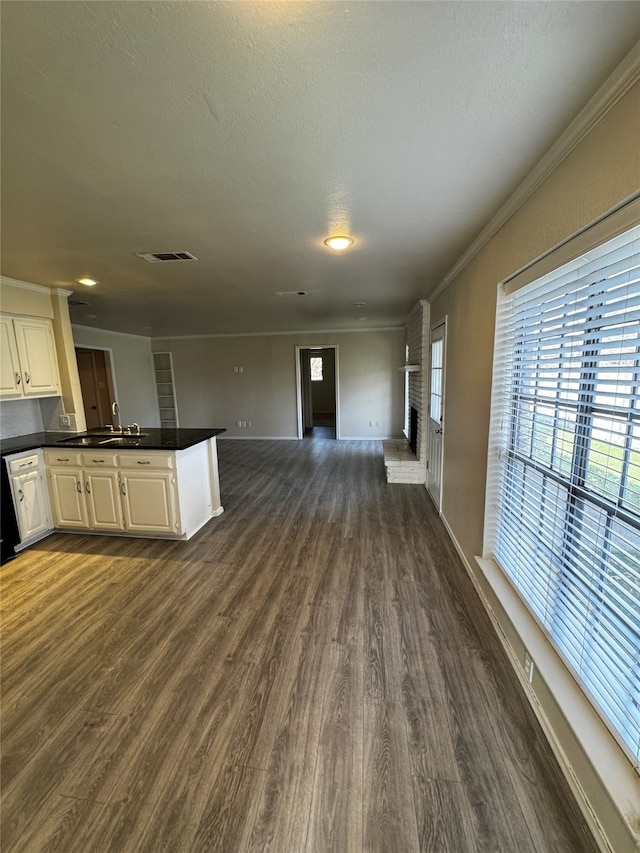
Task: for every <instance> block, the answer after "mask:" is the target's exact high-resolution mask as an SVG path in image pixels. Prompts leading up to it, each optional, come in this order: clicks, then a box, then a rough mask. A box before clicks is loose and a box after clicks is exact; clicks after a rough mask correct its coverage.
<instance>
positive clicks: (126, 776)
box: [0, 439, 596, 853]
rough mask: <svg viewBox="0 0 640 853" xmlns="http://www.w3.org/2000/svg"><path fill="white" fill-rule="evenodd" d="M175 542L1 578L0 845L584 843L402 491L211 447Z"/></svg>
mask: <svg viewBox="0 0 640 853" xmlns="http://www.w3.org/2000/svg"><path fill="white" fill-rule="evenodd" d="M219 456H220V482H221V487H222V493H223V503H224V506H225V512H224V514H223V515H222V516H220V517H219V518H217V519H213V520H212V521H211V522H209V523H208V524H207V525H206V526H205V527H204V528H203V529H202V530H200V531H199V532H198V533H197V534H196V535H195V536H194V537H193V538H192V539H191V540H190V541H189V542H174V541H172V542H167V541H152V540H144V539H133V538H128V537H107V536H87V535H75V534H56V535H54V536H51V537H49V538H48V539H46V540H44V541H42V542H40V543H38V544H37V545H35V546H33V547H32V548H29V549H27V550H26V551H25V552H23V553H22V554H20V555H19V556H18V557H16V559H15V560H14V561H12V562H10V563H8V564H7V565H6V566H3V567H2V570H1V571H0V614H1V624H0V627H1V629H2V651H3V655H2V661H1V663H2V800H3V802H2V808H1V811H0V833H1V835H0V846H1V849H2V851H3V853H94V851H95V853H211V852H212V851H213V853H217V852H218V851H220V853H249V851H252V853H253V851H267V850H269V851H272V853H303V851H304V853H334V851H335V853H365V851H366V853H418V851H421V850H433V851H443V853H468V851H478V853H480V852H481V851H482V853H496V851H508V853H514V851H518V853H542V851H558V853H560V851H562V853H595V851H596V847H595V845H594V843H593V840H592V839H591V838H590V836H589V834H588V831H587V829H586V827H585V824H584V821H583V820H582V818H581V816H580V815H579V813H578V811H577V806H576V804H575V802H574V801H573V800H572V798H571V794H570V792H569V791H568V788H567V785H566V782H565V780H564V779H563V777H562V775H561V773H560V771H559V768H558V766H557V764H556V763H555V760H554V758H553V755H552V753H551V750H550V747H549V745H548V744H547V742H546V741H545V739H544V736H543V734H542V732H541V730H540V727H539V726H538V724H537V722H536V720H535V717H534V715H533V713H532V711H531V709H530V707H529V706H528V703H527V701H526V699H525V697H524V695H523V693H522V690H521V688H520V685H519V684H518V682H517V679H516V677H515V674H514V673H513V671H512V670H511V668H510V665H509V663H508V661H507V660H506V658H505V655H504V652H503V650H502V648H501V647H500V644H499V642H498V639H497V637H496V635H495V632H494V630H493V628H492V627H491V625H490V623H489V621H488V617H487V615H486V613H485V612H484V610H483V608H482V605H481V602H480V600H479V598H478V596H477V594H476V592H475V590H474V588H473V586H472V585H471V583H470V581H469V578H468V577H467V575H466V572H465V570H464V567H463V566H462V564H461V562H460V560H459V558H458V556H457V554H456V552H455V549H454V547H453V545H452V543H451V541H450V540H449V538H448V537H447V535H446V533H445V532H444V529H443V527H442V524H441V522H440V519H439V518H438V516H437V513H436V512H435V510H434V509H433V506H432V504H431V502H430V500H429V497H428V495H427V493H426V491H425V489H424V488H423V487H421V486H405V485H390V484H387V483H386V482H385V479H384V466H383V463H382V452H381V447H380V445H379V443H377V442H351V441H343V442H335V441H322V440H315V439H312V440H310V441H306V440H305V441H302V442H290V441H266V440H261V441H253V442H246V441H232V440H227V441H221V442H220V444H219Z"/></svg>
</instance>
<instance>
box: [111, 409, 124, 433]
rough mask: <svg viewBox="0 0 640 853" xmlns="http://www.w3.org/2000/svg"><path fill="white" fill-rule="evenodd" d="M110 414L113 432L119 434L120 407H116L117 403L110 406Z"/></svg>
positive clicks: (120, 429) (120, 428)
mask: <svg viewBox="0 0 640 853" xmlns="http://www.w3.org/2000/svg"><path fill="white" fill-rule="evenodd" d="M111 414H112V415H113V417H112V421H113V431H114V432H121V431H122V427H121V426H120V407H119V406H118V404H117V403H112V404H111Z"/></svg>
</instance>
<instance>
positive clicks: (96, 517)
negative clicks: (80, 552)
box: [83, 468, 124, 530]
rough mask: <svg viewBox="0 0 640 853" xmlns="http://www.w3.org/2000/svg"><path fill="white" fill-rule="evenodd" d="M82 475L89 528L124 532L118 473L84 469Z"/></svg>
mask: <svg viewBox="0 0 640 853" xmlns="http://www.w3.org/2000/svg"><path fill="white" fill-rule="evenodd" d="M83 473H84V494H85V500H86V502H87V514H88V516H89V526H90V527H94V528H99V529H100V530H124V521H123V516H122V505H121V502H120V483H119V478H118V472H117V471H105V470H103V469H97V468H85V469H84V472H83Z"/></svg>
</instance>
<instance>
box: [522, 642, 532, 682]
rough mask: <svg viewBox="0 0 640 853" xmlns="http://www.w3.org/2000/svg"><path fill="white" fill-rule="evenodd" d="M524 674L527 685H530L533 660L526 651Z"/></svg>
mask: <svg viewBox="0 0 640 853" xmlns="http://www.w3.org/2000/svg"><path fill="white" fill-rule="evenodd" d="M524 674H525V676H526V679H527V681H528V682H529V684H531V682H532V681H533V660H532V658H531V655H530V654H529V652H528V651H527V650H526V649H525V652H524Z"/></svg>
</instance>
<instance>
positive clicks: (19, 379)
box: [16, 373, 22, 385]
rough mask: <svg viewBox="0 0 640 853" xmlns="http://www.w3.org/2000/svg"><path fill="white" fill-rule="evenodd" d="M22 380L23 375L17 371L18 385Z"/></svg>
mask: <svg viewBox="0 0 640 853" xmlns="http://www.w3.org/2000/svg"><path fill="white" fill-rule="evenodd" d="M21 382H22V376H20V374H19V373H16V385H19V384H20V383H21Z"/></svg>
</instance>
